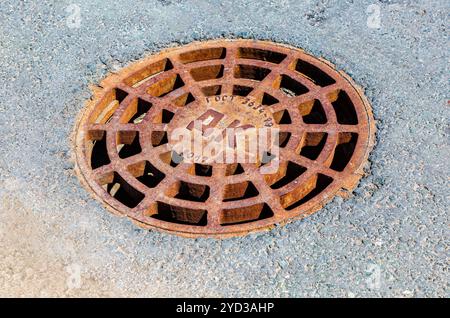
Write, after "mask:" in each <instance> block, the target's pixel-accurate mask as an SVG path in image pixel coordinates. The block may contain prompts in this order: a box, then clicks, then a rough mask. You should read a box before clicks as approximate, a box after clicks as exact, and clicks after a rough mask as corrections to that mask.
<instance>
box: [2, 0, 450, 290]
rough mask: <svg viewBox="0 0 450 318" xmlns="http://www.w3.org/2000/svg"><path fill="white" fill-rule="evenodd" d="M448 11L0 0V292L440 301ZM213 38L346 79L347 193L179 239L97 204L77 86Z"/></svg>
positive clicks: (445, 6) (408, 4) (309, 4)
mask: <svg viewBox="0 0 450 318" xmlns="http://www.w3.org/2000/svg"><path fill="white" fill-rule="evenodd" d="M72 4H75V5H77V6H78V8H80V17H81V21H80V24H79V27H77V25H76V23H73V21H72V20H70V19H69V20H67V19H68V18H70V17H73V16H74V13H75V14H76V10H75V11H73V10H74V8H75V9H76V8H77V7H73V6H72V7H69V9H67V7H68V6H69V5H72ZM371 4H375V5H377V6H378V7H379V8H380V13H381V21H380V28H373V23H370V21H372V22H373V20H372V19H371V18H370V17H372V16H373V13H367V8H368V6H369V5H371ZM66 9H67V10H68V11H66ZM371 12H373V11H371ZM368 17H369V26H371V27H369V26H368V24H367V19H368ZM67 21H68V22H67ZM71 21H72V22H71ZM448 21H449V3H448V1H445V0H443V1H387V0H385V1H375V0H372V1H352V0H346V1H343V0H329V1H325V0H322V1H318V0H314V1H313V0H311V1H294V0H284V1H275V0H273V1H256V0H252V1H232V0H226V1H201V0H198V1H169V0H167V1H139V0H133V1H131V0H127V1H120V3H119V2H115V3H113V2H112V1H111V2H108V3H106V1H93V0H73V1H13V0H2V1H1V3H0V85H1V89H0V136H1V139H0V149H1V151H0V202H1V203H0V296H143V297H157V296H166V297H177V296H191V297H203V296H248V297H251V296H264V297H266V296H274V297H279V296H280V297H294V296H311V297H319V296H329V297H364V296H370V297H379V296H395V297H424V296H438V297H448V296H449V279H448V278H449V275H448V269H449V268H448V264H449V262H448V261H449V258H448V256H449V254H448V248H449V231H448V228H449V227H448V226H449V213H448V211H449V175H450V174H449V170H450V165H449V157H450V156H449V154H450V143H449V133H450V129H449V118H450V116H449V115H450V114H449V106H448V100H449V96H448V93H449V85H448V84H449V78H448V74H450V72H449V71H450V70H449V57H450V56H449V52H450V50H449V39H448V34H449V24H448ZM221 37H225V38H240V37H242V38H256V39H269V40H273V41H276V42H281V43H288V44H291V45H294V46H298V47H302V48H304V49H306V50H307V51H309V52H311V53H313V54H315V55H317V56H323V57H325V58H327V59H328V60H330V61H332V62H333V63H335V64H336V65H337V67H338V68H339V69H342V70H344V71H345V72H347V73H348V74H350V75H351V76H352V77H353V78H354V80H355V81H356V82H357V83H358V84H359V85H361V86H362V87H363V88H364V89H365V92H366V94H367V96H368V98H369V99H370V101H371V103H372V106H373V110H374V116H375V118H376V119H377V129H378V133H377V144H376V146H375V149H374V150H373V152H372V154H371V156H370V166H369V167H368V172H369V173H368V176H367V177H365V178H363V179H362V181H361V183H360V185H359V186H358V187H357V189H356V190H355V191H354V195H353V196H352V197H351V198H350V199H347V200H343V199H341V198H336V199H335V200H333V201H332V202H330V203H329V204H328V205H327V206H326V207H325V208H324V209H322V210H321V211H320V212H318V213H316V214H315V215H313V216H311V217H309V218H307V219H305V220H302V221H297V222H294V223H292V224H289V225H287V226H285V227H282V228H276V229H275V230H273V231H271V232H267V233H260V234H252V235H249V236H247V237H245V238H233V239H227V240H222V241H217V240H212V239H195V240H194V239H184V238H179V237H176V236H172V235H168V234H161V233H158V232H153V231H150V232H148V231H144V230H140V229H138V228H136V227H135V226H134V225H132V224H131V223H130V222H129V221H127V220H125V219H120V218H117V217H115V216H112V215H110V214H109V213H107V212H106V211H105V209H104V208H102V207H101V205H100V204H99V203H98V202H96V201H95V200H93V199H92V198H91V197H90V196H89V194H88V193H87V192H86V191H85V190H84V189H83V188H82V187H81V186H80V183H79V182H78V179H77V178H76V176H75V175H74V173H73V166H74V165H73V162H72V161H71V150H70V141H69V135H70V133H71V130H72V127H73V124H74V119H75V117H76V115H77V113H78V112H79V111H80V109H82V107H83V104H84V101H85V100H86V99H87V98H89V96H90V90H89V85H90V84H94V83H97V82H98V81H99V80H100V79H101V78H102V77H103V76H105V75H106V74H107V72H109V71H113V70H116V69H118V68H120V67H123V66H125V65H126V64H127V63H129V62H131V61H134V60H136V59H139V58H141V57H143V56H146V55H148V54H151V53H152V52H156V51H158V50H159V49H161V48H165V47H168V46H173V45H180V44H183V43H188V42H191V41H193V40H201V39H212V38H221Z"/></svg>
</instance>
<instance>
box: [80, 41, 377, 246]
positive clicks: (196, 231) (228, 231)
mask: <svg viewBox="0 0 450 318" xmlns="http://www.w3.org/2000/svg"><path fill="white" fill-rule="evenodd" d="M227 43H238V44H239V45H240V46H244V45H248V46H252V47H258V46H260V47H261V48H262V49H264V48H265V49H267V46H270V47H272V48H273V49H275V48H276V49H278V50H277V52H286V54H289V53H294V54H295V55H297V56H299V55H300V56H302V59H303V58H304V57H305V60H307V61H309V59H311V60H313V61H316V62H320V63H322V66H323V67H326V68H327V71H328V72H330V73H334V74H335V75H337V76H339V77H341V78H342V79H344V80H345V82H346V86H347V88H348V89H347V90H346V92H347V93H350V94H353V96H351V97H352V101H355V102H359V103H360V105H361V106H362V108H363V109H364V115H365V117H366V118H365V122H366V130H362V132H363V134H362V137H363V139H364V140H365V141H366V143H365V145H364V146H362V147H359V148H356V147H355V152H354V153H353V155H352V158H351V162H352V165H353V167H352V171H348V170H347V169H346V170H344V173H343V176H342V178H341V179H340V180H339V182H334V181H333V182H332V183H331V184H330V185H329V186H328V187H327V188H326V190H325V191H322V192H325V195H324V194H323V193H321V194H320V196H319V197H318V198H316V199H319V200H310V201H309V202H306V203H305V204H304V205H303V208H302V212H301V213H294V212H293V211H291V215H290V216H289V217H286V215H280V214H277V215H274V216H272V217H271V218H268V219H262V220H257V221H252V222H248V223H244V224H237V225H228V226H226V227H225V226H222V229H221V231H217V229H215V231H213V232H208V231H205V228H204V227H202V226H193V225H185V224H177V223H172V222H168V221H163V220H157V219H153V220H152V222H151V223H148V222H145V223H144V222H142V219H139V218H136V217H134V216H133V215H129V214H126V213H124V212H121V207H120V204H119V205H118V204H117V202H116V200H115V199H114V198H113V197H110V198H109V197H102V196H100V195H99V194H98V193H99V192H100V193H101V191H102V188H101V187H100V186H99V185H98V184H97V183H96V182H90V181H89V171H90V169H91V168H90V167H89V165H88V164H87V162H86V161H85V160H84V158H83V157H84V155H83V154H84V140H85V130H84V129H80V128H82V127H83V125H84V122H85V121H86V118H87V117H88V116H90V113H91V111H92V110H93V108H94V107H95V106H96V104H97V103H98V101H99V100H100V99H101V98H103V96H104V93H105V92H107V91H108V90H109V89H113V88H115V87H116V86H115V85H116V84H117V83H118V82H119V81H121V80H123V79H124V78H126V77H127V76H128V75H129V74H131V73H133V72H135V71H136V70H138V69H140V68H141V67H142V66H143V65H146V64H149V63H151V62H154V61H157V60H159V59H161V58H162V57H168V58H169V57H170V55H171V54H174V53H176V54H180V53H183V52H186V51H191V50H193V49H198V46H201V47H202V48H208V47H216V46H226V44H227ZM375 133H376V128H375V120H374V117H373V113H372V108H371V105H370V103H369V101H368V99H367V97H366V96H365V95H364V92H363V90H362V89H361V88H360V86H358V85H357V84H356V83H355V82H354V81H353V80H352V79H351V78H350V76H349V75H347V74H346V73H344V72H343V71H339V70H337V69H336V67H335V65H333V64H332V63H331V62H329V61H327V60H325V59H323V58H318V57H315V56H313V55H311V54H309V53H307V52H305V51H304V49H302V48H297V47H294V46H291V45H288V44H283V43H274V42H270V41H262V40H247V39H218V40H209V41H195V42H192V43H189V44H187V45H181V46H177V47H170V48H167V49H164V50H161V51H159V52H157V53H155V54H152V55H150V56H148V57H144V58H143V59H141V60H139V61H136V62H132V63H130V64H129V65H128V66H125V67H124V68H123V69H121V70H120V71H118V72H117V73H111V74H109V75H107V76H106V77H105V78H104V79H103V80H102V81H101V82H100V86H94V87H92V98H91V99H90V100H88V101H87V102H86V105H85V106H84V107H83V108H82V109H81V111H80V112H79V114H78V117H77V119H76V124H75V125H74V130H73V132H72V140H73V142H72V145H73V149H74V151H73V153H74V155H75V172H76V175H77V176H78V177H79V179H80V181H81V183H82V185H83V186H84V187H85V188H86V189H87V190H88V192H89V193H90V194H91V195H92V196H93V197H94V198H95V199H96V200H99V201H100V202H101V203H102V205H103V206H104V207H105V208H107V209H108V210H109V211H110V212H112V213H113V214H115V215H118V216H127V217H128V218H130V219H131V220H132V221H133V222H134V223H135V224H137V225H138V226H140V227H143V228H147V229H155V230H158V231H162V232H166V233H171V234H177V235H181V236H185V237H216V238H225V237H233V236H242V235H246V234H248V233H251V232H257V231H264V230H270V229H272V228H274V227H276V226H277V225H283V224H286V223H289V222H291V221H294V220H298V219H302V218H304V217H306V216H308V215H311V214H313V213H314V212H316V211H318V210H320V209H321V208H322V207H323V206H325V205H326V204H327V203H328V202H329V201H331V200H332V199H333V198H334V197H335V196H336V195H340V196H346V193H348V192H351V191H352V190H353V189H354V188H356V187H357V185H358V183H359V181H360V179H361V178H362V176H363V175H364V171H363V169H364V165H365V164H366V162H367V159H368V157H369V154H370V152H371V150H372V149H373V147H374V144H375ZM86 171H87V172H88V173H86ZM86 174H87V175H86ZM343 180H345V181H344V182H343Z"/></svg>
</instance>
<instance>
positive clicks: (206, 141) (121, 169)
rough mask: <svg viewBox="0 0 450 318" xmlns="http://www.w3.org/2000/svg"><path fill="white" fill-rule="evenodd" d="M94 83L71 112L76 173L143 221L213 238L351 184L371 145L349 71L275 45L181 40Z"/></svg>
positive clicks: (268, 223) (262, 223)
mask: <svg viewBox="0 0 450 318" xmlns="http://www.w3.org/2000/svg"><path fill="white" fill-rule="evenodd" d="M100 86H101V88H98V89H96V90H95V91H94V98H93V99H92V100H91V101H90V102H89V103H88V105H87V106H86V107H85V109H84V110H83V112H82V114H81V116H80V119H79V121H78V122H77V126H76V132H75V134H76V138H75V148H76V149H75V152H76V161H77V162H76V163H77V171H78V174H79V176H80V178H81V180H82V182H83V184H85V185H86V186H87V187H88V189H89V190H90V191H91V192H92V193H93V194H94V195H95V197H96V198H97V199H99V200H100V201H102V202H103V203H104V204H105V205H106V206H107V207H108V208H109V210H111V211H112V212H114V213H116V214H118V215H124V216H127V217H129V218H131V219H132V220H134V221H135V222H136V223H138V224H139V225H140V226H143V227H146V228H155V229H159V230H163V231H168V232H172V233H176V234H181V235H184V236H215V237H225V236H233V235H243V234H246V233H249V232H252V231H256V230H262V229H269V228H272V227H273V226H275V225H276V224H280V223H286V222H287V221H290V220H293V219H296V218H301V217H304V216H307V215H309V214H311V213H313V212H315V211H317V210H318V209H320V208H321V207H322V206H323V205H324V204H325V203H326V202H328V201H329V200H331V199H332V198H333V196H335V195H336V194H338V195H342V194H343V193H345V192H346V191H343V190H352V189H353V188H354V187H355V186H356V184H357V182H358V181H359V179H360V177H361V176H362V174H363V165H364V163H365V162H366V160H367V156H368V153H369V151H370V150H371V148H372V146H373V141H374V130H375V129H374V121H373V117H372V112H371V108H370V105H369V103H368V102H367V100H366V98H365V97H364V96H363V94H362V92H361V91H360V90H359V89H358V88H357V87H356V86H355V84H354V83H353V82H352V81H351V79H350V78H349V77H348V76H347V75H345V74H343V73H342V72H338V71H336V70H335V69H334V67H333V66H332V65H331V63H329V62H326V61H324V60H323V59H317V58H315V57H313V56H311V55H309V54H307V53H305V52H304V51H302V50H300V49H297V48H293V47H289V46H286V45H279V44H275V43H271V42H263V41H251V40H222V41H208V42H202V43H192V44H190V45H186V46H183V47H178V48H173V49H169V50H165V51H163V52H161V53H159V54H156V55H154V56H151V57H149V58H146V59H144V60H142V61H139V62H138V63H135V64H133V65H131V66H129V67H126V68H124V69H123V70H121V71H120V72H118V73H115V74H112V75H110V76H108V77H107V78H106V79H104V80H103V81H102V83H101V84H100Z"/></svg>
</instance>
